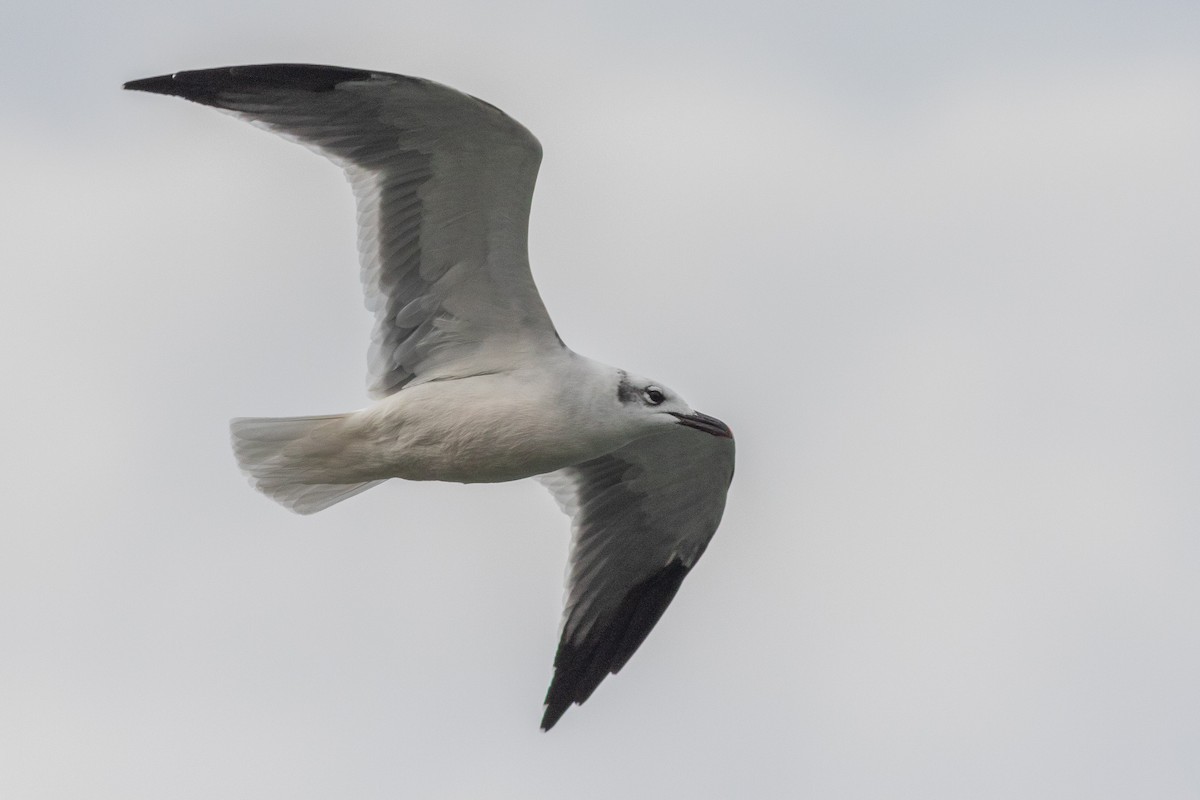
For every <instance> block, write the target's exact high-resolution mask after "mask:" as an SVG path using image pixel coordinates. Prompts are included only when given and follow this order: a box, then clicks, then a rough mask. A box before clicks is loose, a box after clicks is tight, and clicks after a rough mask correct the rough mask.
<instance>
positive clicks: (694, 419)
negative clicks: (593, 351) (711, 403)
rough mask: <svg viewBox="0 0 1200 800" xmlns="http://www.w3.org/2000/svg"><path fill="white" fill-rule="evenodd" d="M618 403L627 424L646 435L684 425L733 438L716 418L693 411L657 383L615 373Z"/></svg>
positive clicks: (681, 399) (620, 371)
mask: <svg viewBox="0 0 1200 800" xmlns="http://www.w3.org/2000/svg"><path fill="white" fill-rule="evenodd" d="M617 402H618V403H619V404H620V406H621V410H622V412H623V413H624V414H625V415H626V418H627V419H628V421H629V423H630V424H631V425H635V426H637V427H639V428H642V429H645V431H646V433H651V432H653V430H655V429H657V430H662V429H663V428H664V427H665V426H666V425H683V426H685V427H688V428H693V429H694V430H697V431H702V432H703V433H707V434H710V435H712V436H719V437H722V438H726V439H732V438H733V432H732V431H730V430H729V426H728V425H726V424H725V423H724V422H721V420H719V419H717V418H716V417H710V416H708V415H707V414H701V413H700V412H698V411H693V410H692V407H691V406H689V405H688V404H687V403H686V402H684V400H683V398H682V397H680V396H679V395H678V394H676V393H675V392H673V391H671V390H670V389H668V388H667V387H666V386H664V385H663V384H661V383H659V382H658V381H652V380H648V379H646V378H641V377H638V376H636V375H630V374H629V373H627V372H625V371H624V370H618V371H617Z"/></svg>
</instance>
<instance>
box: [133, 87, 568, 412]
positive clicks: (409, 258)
mask: <svg viewBox="0 0 1200 800" xmlns="http://www.w3.org/2000/svg"><path fill="white" fill-rule="evenodd" d="M125 88H127V89H136V90H139V91H146V92H155V93H158V94H170V95H177V96H179V97H183V98H186V99H188V100H192V101H195V102H197V103H203V104H204V105H209V106H215V107H217V108H221V109H225V110H227V111H230V112H233V113H234V114H235V115H237V116H239V117H241V118H243V119H246V120H249V121H251V122H254V123H257V124H259V125H261V126H263V127H266V128H267V129H269V130H271V131H273V132H275V133H278V134H281V135H283V136H285V137H287V138H291V139H294V140H297V141H299V142H301V143H303V144H305V145H308V146H309V147H311V148H313V149H315V150H317V151H318V152H320V153H321V154H323V155H325V156H327V157H328V158H330V159H331V160H333V161H334V162H335V163H337V164H338V165H340V166H341V167H342V168H344V169H345V170H346V173H347V176H348V177H349V179H350V182H351V184H352V185H353V188H354V194H355V197H356V199H357V203H358V245H359V255H360V261H361V265H362V278H363V285H364V289H365V291H366V297H367V306H368V308H370V309H371V310H372V311H373V312H374V314H375V332H374V336H373V339H374V342H373V345H372V348H371V360H370V362H371V390H372V393H373V394H374V395H376V396H383V395H387V394H391V393H392V392H395V391H396V390H398V389H400V388H401V387H402V386H404V385H405V384H406V383H408V382H409V381H411V380H413V379H414V378H420V379H422V380H425V379H430V378H438V377H456V376H462V375H469V374H477V373H479V372H488V371H494V370H496V369H503V368H507V367H510V366H512V360H513V358H514V356H513V353H522V354H529V355H532V356H534V357H536V355H537V354H538V353H539V352H541V351H543V350H544V349H550V348H559V347H561V346H562V342H561V340H559V338H558V335H557V333H556V332H555V330H554V326H553V324H552V323H551V321H550V317H549V315H548V314H547V313H546V308H545V306H544V305H543V304H542V300H541V297H540V296H539V295H538V291H537V287H536V286H535V285H534V283H533V277H532V276H531V275H530V272H529V257H528V252H527V247H526V243H527V231H528V224H529V206H530V202H531V200H532V197H533V187H534V182H535V181H536V179H537V171H538V165H539V164H540V163H541V155H542V151H541V146H540V145H539V144H538V141H537V139H535V138H534V137H533V135H532V134H531V133H530V132H529V131H528V130H526V129H525V128H524V127H523V126H522V125H521V124H520V123H518V122H516V121H515V120H513V119H512V118H510V117H508V116H507V115H505V114H504V113H503V112H501V111H500V110H499V109H497V108H495V107H494V106H492V105H489V104H487V103H485V102H483V101H481V100H477V99H476V98H474V97H471V96H469V95H466V94H463V93H461V92H458V91H455V90H454V89H450V88H449V87H446V86H442V85H441V84H438V83H434V82H432V81H427V80H423V79H420V78H410V77H405V76H402V75H391V74H388V73H383V72H371V71H367V70H357V69H346V68H344V67H323V66H315V65H309V64H263V65H254V66H244V67H223V68H220V69H206V70H197V71H194V72H177V73H175V74H173V75H163V76H160V77H157V78H146V79H144V80H138V81H131V82H129V83H127V84H125Z"/></svg>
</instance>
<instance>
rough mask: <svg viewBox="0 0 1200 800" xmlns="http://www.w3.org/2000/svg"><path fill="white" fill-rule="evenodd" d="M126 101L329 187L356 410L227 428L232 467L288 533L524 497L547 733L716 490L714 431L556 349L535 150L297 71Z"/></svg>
mask: <svg viewBox="0 0 1200 800" xmlns="http://www.w3.org/2000/svg"><path fill="white" fill-rule="evenodd" d="M126 88H130V89H138V90H142V91H149V92H156V93H161V94H172V95H178V96H181V97H185V98H187V99H189V100H193V101H195V102H199V103H203V104H205V105H210V106H214V107H217V108H221V109H224V110H227V111H231V112H232V113H234V114H235V115H237V116H239V117H241V118H243V119H246V120H248V121H250V122H254V123H255V124H258V125H261V126H263V127H266V128H267V129H269V130H271V131H273V132H275V133H278V134H281V135H283V136H286V137H288V138H291V139H295V140H298V141H299V142H301V143H303V144H305V145H307V146H309V147H311V148H313V149H315V150H317V151H318V152H319V153H321V154H322V155H324V156H326V157H328V158H329V159H331V160H332V161H334V162H335V163H337V164H338V165H339V166H341V167H342V168H343V169H344V170H345V172H346V175H347V177H348V178H349V179H350V182H351V185H352V186H353V189H354V194H355V197H356V200H357V209H358V223H359V241H358V245H359V258H360V262H361V266H362V279H363V286H364V289H365V291H366V298H367V307H368V308H369V309H370V310H371V311H372V312H373V313H374V314H375V322H376V324H375V332H374V336H373V344H372V348H371V358H370V364H371V392H372V394H373V395H374V396H375V397H376V400H375V402H374V403H373V404H372V405H370V406H368V407H367V408H365V409H362V410H360V411H355V412H350V413H346V414H336V415H328V416H318V417H294V418H287V419H274V418H244V419H237V420H234V421H233V424H232V426H231V430H232V434H233V444H234V451H235V454H236V455H237V458H238V463H239V464H240V465H241V467H242V469H243V470H245V472H246V473H247V474H248V475H250V476H251V478H252V480H253V482H254V484H255V486H256V487H257V488H258V489H260V490H261V491H263V492H264V493H266V494H267V495H269V496H270V497H272V498H274V499H275V500H277V501H279V502H280V503H282V504H283V505H285V506H287V507H289V508H291V509H292V510H294V511H297V512H300V513H306V514H307V513H313V512H316V511H320V510H321V509H323V508H326V507H328V506H330V505H332V504H334V503H337V502H339V501H341V500H344V499H346V498H347V497H351V496H353V495H355V494H357V493H359V492H361V491H364V490H366V489H369V488H370V487H372V486H374V485H376V484H378V483H379V482H381V481H384V480H388V479H390V478H402V479H406V480H415V481H422V480H438V481H456V482H461V483H481V482H499V481H510V480H517V479H519V478H526V477H531V476H539V477H540V479H541V480H542V481H543V482H544V483H545V484H546V485H547V486H548V487H549V488H550V490H551V491H552V492H553V493H554V495H555V497H556V498H557V499H558V501H559V503H560V504H561V505H562V507H563V509H564V510H565V511H566V512H567V513H568V514H570V515H571V517H572V529H573V542H572V548H571V571H570V577H569V580H568V592H567V602H566V609H565V611H564V618H563V630H562V638H561V641H560V644H559V651H558V654H557V656H556V657H555V676H554V680H553V681H552V683H551V686H550V691H549V693H548V695H547V698H546V706H547V708H546V713H545V716H544V717H543V720H542V727H543V728H546V729H549V728H550V727H551V726H553V725H554V724H555V723H556V722H557V721H558V719H559V717H561V716H562V714H563V713H564V712H565V711H566V710H567V708H569V707H570V705H571V704H572V703H582V702H583V701H584V700H586V699H587V698H588V697H589V696H590V695H591V693H592V691H594V690H595V688H596V686H597V685H598V684H599V683H600V681H601V680H602V679H603V678H604V677H605V676H606V675H608V674H610V673H613V672H616V671H618V670H619V669H620V668H621V667H622V666H623V665H624V664H625V662H626V661H627V660H628V659H629V657H630V656H631V655H632V654H633V652H634V651H635V650H636V649H637V648H638V646H639V645H640V644H641V642H642V641H643V640H644V639H645V637H646V635H647V634H648V633H649V631H650V629H651V628H652V627H653V626H654V624H655V622H657V620H658V618H659V616H660V615H661V614H662V612H663V611H664V610H665V609H666V607H667V604H669V603H670V601H671V599H672V598H673V596H674V594H675V591H676V590H677V589H678V587H679V584H680V582H681V581H682V579H683V577H684V576H685V575H686V574H687V571H688V570H689V569H690V568H691V567H692V566H693V565H694V564H695V562H696V560H697V559H698V558H699V557H700V555H701V553H703V552H704V548H705V547H706V546H707V544H708V541H709V539H711V537H712V535H713V533H714V532H715V531H716V528H717V525H718V524H719V522H720V519H721V514H722V512H723V510H724V506H725V494H726V491H727V489H728V486H729V482H730V480H731V479H732V476H733V453H734V448H733V436H732V434H731V433H730V431H729V428H728V427H726V426H725V425H724V423H722V422H720V421H719V420H716V419H714V418H712V417H708V416H705V415H703V414H699V413H697V412H695V411H693V410H692V409H691V407H690V406H688V405H687V404H686V403H685V402H684V401H683V400H682V399H681V398H679V397H678V396H676V395H675V394H674V393H672V392H671V391H670V390H669V389H666V388H665V387H664V386H662V385H661V384H656V383H652V382H650V381H648V380H646V379H644V378H638V377H634V376H631V375H629V374H628V373H626V372H624V371H623V370H619V369H616V368H614V367H609V366H606V365H604V364H600V363H598V362H596V361H592V360H591V359H588V358H585V357H583V356H580V355H578V354H577V353H574V352H573V351H571V350H570V349H569V348H567V346H566V345H565V344H563V342H562V340H561V339H560V338H559V336H558V334H557V333H556V331H555V329H554V325H553V323H552V322H551V321H550V317H549V314H547V312H546V308H545V306H544V305H543V304H542V301H541V298H540V296H539V295H538V292H537V287H536V286H535V285H534V282H533V278H532V275H531V273H530V271H529V261H528V253H527V247H526V236H527V230H528V221H529V208H530V202H531V200H532V195H533V187H534V183H535V181H536V177H537V170H538V165H539V163H540V161H541V146H540V145H539V144H538V142H537V140H536V139H535V138H534V137H533V135H532V134H530V133H529V131H527V130H526V129H525V128H524V127H522V126H521V125H520V124H519V123H517V122H516V121H515V120H513V119H512V118H510V117H508V116H507V115H505V114H504V113H503V112H501V111H500V110H499V109H497V108H495V107H494V106H491V105H489V104H487V103H484V102H483V101H480V100H477V99H475V98H472V97H469V96H468V95H464V94H461V93H459V92H456V91H455V90H453V89H450V88H448V87H445V86H442V85H440V84H437V83H433V82H431V81H426V80H422V79H419V78H409V77H405V76H400V75H390V74H387V73H380V72H369V71H365V70H352V69H345V68H341V67H320V66H311V65H287V64H283V65H279V64H276V65H260V66H248V67H229V68H222V69H215V70H201V71H197V72H182V73H176V74H174V75H167V76H162V77H158V78H148V79H146V80H142V81H134V82H131V83H129V84H126Z"/></svg>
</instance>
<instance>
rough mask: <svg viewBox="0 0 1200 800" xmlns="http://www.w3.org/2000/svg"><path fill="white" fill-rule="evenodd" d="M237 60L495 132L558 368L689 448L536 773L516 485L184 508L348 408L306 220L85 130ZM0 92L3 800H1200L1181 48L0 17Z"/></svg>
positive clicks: (184, 18) (1176, 11) (691, 12)
mask: <svg viewBox="0 0 1200 800" xmlns="http://www.w3.org/2000/svg"><path fill="white" fill-rule="evenodd" d="M272 61H301V62H315V63H330V64H339V65H346V66H353V67H365V68H372V69H380V70H387V71H393V72H402V73H408V74H413V75H420V76H424V77H428V78H433V79H435V80H438V81H441V82H443V83H448V84H450V85H452V86H455V87H457V88H460V89H462V90H464V91H468V92H470V93H472V94H475V95H478V96H480V97H483V98H485V99H487V100H488V101H490V102H492V103H494V104H496V105H498V106H500V107H501V108H503V109H505V110H506V111H508V112H509V113H510V114H512V115H513V116H515V117H516V118H517V119H519V120H521V121H522V122H523V123H525V124H526V125H527V126H528V127H529V128H530V129H531V130H533V131H534V133H535V134H536V135H537V136H538V137H539V138H540V139H541V141H542V143H543V145H544V147H545V152H546V156H545V161H544V164H543V169H542V174H541V178H540V181H539V184H538V189H537V195H536V197H535V199H534V209H533V222H532V231H531V238H532V245H531V250H532V253H531V255H532V259H533V265H534V274H535V277H536V279H537V281H538V283H539V285H540V287H541V290H542V294H543V297H544V298H545V300H546V304H547V306H548V307H549V309H550V311H551V314H552V315H553V317H554V319H555V321H556V323H557V325H558V328H559V330H560V332H561V333H562V335H563V338H564V339H565V340H566V341H567V342H568V343H569V344H570V345H571V346H572V347H574V348H575V349H577V350H579V351H580V352H582V353H585V354H587V355H589V356H592V357H594V358H598V359H600V360H603V361H606V362H609V363H612V364H617V365H620V366H623V367H626V368H628V369H631V370H633V371H636V372H639V373H644V374H648V375H653V376H655V377H657V378H660V379H661V380H663V381H664V382H666V383H667V384H668V385H670V386H672V387H673V388H675V389H677V390H679V391H680V392H682V393H683V394H684V396H685V397H687V398H688V399H689V401H690V402H691V403H692V404H693V405H694V406H695V407H697V408H698V409H700V410H702V411H705V412H707V413H710V414H713V415H716V416H718V417H721V418H722V419H724V420H726V421H727V422H728V423H729V424H730V425H731V426H732V427H733V429H734V430H735V432H736V433H737V436H738V456H739V463H738V472H737V476H736V478H735V481H734V485H733V488H732V491H731V494H730V500H729V508H728V511H727V513H726V516H725V521H724V524H723V525H722V527H721V530H720V531H719V532H718V534H717V537H716V539H715V540H714V541H713V544H712V546H711V547H710V548H709V550H708V553H707V555H706V556H705V558H704V559H703V560H702V561H701V562H700V565H699V566H698V567H697V568H696V570H694V572H693V573H692V575H691V576H690V577H689V578H688V580H687V581H686V582H685V584H684V587H683V589H682V590H681V592H680V594H679V596H678V597H677V599H676V601H675V603H674V604H673V606H672V607H671V609H670V610H669V611H668V613H667V614H666V616H665V617H664V618H663V620H662V622H661V623H660V624H659V626H658V628H657V629H656V630H655V631H654V633H653V634H652V635H651V636H650V638H649V639H648V641H647V642H646V644H645V646H644V647H643V648H642V649H641V651H640V652H639V653H638V654H637V655H636V657H634V659H633V660H632V661H631V662H630V663H629V665H628V666H627V667H626V669H625V670H624V671H623V672H622V673H621V674H620V675H617V676H615V677H611V678H609V679H608V680H607V681H606V682H605V683H604V684H603V685H602V686H601V687H600V689H599V690H598V691H597V692H596V694H595V695H594V696H593V697H592V699H591V700H590V701H589V702H588V703H587V704H586V705H584V706H582V707H580V708H574V709H572V710H571V711H570V712H569V713H568V714H567V715H566V716H565V717H564V718H563V720H562V722H561V723H560V724H559V725H558V727H557V728H555V729H554V730H553V731H552V732H551V733H549V734H543V733H541V732H540V731H539V730H538V720H539V719H540V715H541V701H542V697H543V694H544V692H545V689H546V686H547V684H548V682H549V679H550V674H551V661H552V658H553V653H554V647H555V643H556V633H557V625H558V615H559V610H560V599H561V595H562V578H563V572H564V568H565V557H566V548H567V520H566V518H565V517H563V516H561V515H560V514H559V512H558V510H557V508H556V506H555V504H554V502H553V500H552V499H551V498H550V496H549V494H548V493H546V492H545V491H544V490H543V489H542V488H541V487H540V486H538V485H537V484H535V483H533V482H531V481H526V482H521V483H514V484H507V485H497V486H469V487H464V486H458V485H440V484H402V483H399V482H393V483H390V484H388V485H386V486H384V487H381V488H378V489H375V490H372V491H371V492H369V493H367V494H365V495H362V496H361V497H358V498H355V499H353V500H351V501H348V502H347V503H345V504H343V505H340V506H337V507H335V508H333V509H331V510H329V511H326V512H323V513H321V514H319V515H316V516H314V517H310V518H301V517H297V516H293V515H291V514H289V513H288V512H286V511H284V510H283V509H281V508H280V507H278V506H276V505H275V504H273V503H272V502H270V501H269V500H267V499H265V498H264V497H262V496H260V495H258V494H257V493H255V492H253V491H252V490H251V489H250V488H249V487H248V486H247V485H246V482H245V480H244V479H243V478H242V476H241V475H240V474H239V473H238V471H237V469H236V467H235V465H234V461H233V457H232V455H231V453H230V450H229V446H228V440H227V431H226V425H227V421H228V419H229V418H230V417H233V416H239V415H289V414H305V413H329V412H337V411H345V410H349V409H352V408H357V407H359V406H361V405H363V404H364V402H365V399H366V397H365V390H364V374H365V363H366V345H367V339H368V331H369V319H368V316H367V314H366V312H365V311H364V310H363V309H362V301H361V295H360V293H359V288H358V284H357V274H358V267H357V264H356V261H355V253H354V222H353V221H354V211H353V203H352V199H351V195H350V192H349V188H348V187H347V186H346V185H345V182H344V180H343V178H342V177H341V175H340V173H339V172H338V170H337V169H336V168H334V167H333V166H332V165H330V164H328V163H327V162H324V161H323V160H321V159H319V158H317V157H315V156H313V155H312V154H311V153H309V152H308V151H306V150H304V149H303V148H300V147H296V146H294V145H291V144H288V143H287V142H285V141H283V140H281V139H278V138H276V137H273V136H270V135H267V134H264V133H262V132H261V131H258V130H255V129H254V128H253V127H251V126H249V125H246V124H244V123H241V122H238V121H236V120H234V119H232V118H230V117H228V116H226V115H222V114H219V113H216V112H215V111H213V110H211V109H206V108H202V107H200V106H195V105H192V104H189V103H185V102H183V101H180V100H174V99H171V98H164V97H154V96H148V95H140V94H134V93H128V92H122V91H120V85H121V83H122V82H124V81H126V80H130V79H134V78H142V77H147V76H151V75H158V74H162V73H166V72H173V71H177V70H182V69H196V68H204V67H214V66H224V65H230V64H240V63H261V62H272ZM0 86H2V87H3V97H4V100H3V103H2V104H0V176H2V183H0V214H2V215H3V219H4V220H5V223H4V226H3V227H4V233H3V235H2V236H0V264H3V271H2V273H0V274H2V276H3V277H2V279H0V280H2V281H3V284H2V290H0V339H2V341H3V342H4V344H3V351H2V352H3V358H4V375H5V380H4V383H3V385H4V391H3V392H2V393H0V412H2V413H0V420H2V422H0V426H2V429H3V439H2V441H3V446H2V447H0V481H2V482H3V485H4V486H5V487H6V491H5V493H4V495H5V497H6V505H7V510H6V512H5V514H4V517H3V518H4V530H3V532H2V534H0V649H2V653H0V797H4V798H6V799H7V798H20V799H22V800H23V799H24V798H54V799H56V800H57V798H64V799H66V798H89V800H96V799H100V798H113V799H114V800H116V799H120V800H128V799H129V798H153V800H174V799H175V798H197V799H200V798H204V799H205V800H211V798H222V800H225V799H226V798H286V799H287V800H309V799H310V798H311V799H312V800H318V799H327V798H369V799H374V798H417V797H420V798H442V797H445V798H514V799H516V798H521V799H524V798H566V797H570V798H584V799H585V800H586V799H587V798H611V797H628V798H650V797H653V798H664V797H686V798H689V799H691V798H695V799H696V800H699V799H701V798H733V797H739V798H742V797H753V798H760V797H761V798H776V797H779V798H784V797H788V798H791V797H795V798H821V799H822V800H825V799H829V800H841V799H843V798H844V799H847V800H849V799H852V798H853V799H856V800H857V799H861V800H879V799H880V798H913V799H914V800H963V799H964V798H969V799H970V800H976V799H983V798H1006V799H1007V798H1013V799H1014V800H1015V799H1017V798H1019V799H1020V800H1041V799H1043V798H1044V799H1045V800H1067V799H1070V798H1081V799H1082V798H1087V800H1095V799H1096V798H1114V799H1116V798H1121V799H1124V798H1132V797H1140V798H1154V800H1173V799H1174V798H1189V799H1191V800H1194V798H1196V797H1200V312H1198V307H1200V225H1198V220H1200V6H1198V5H1197V4H1196V3H1195V2H1194V0H1186V2H1140V3H1113V2H1101V3H1097V2H1086V3H1085V2H1053V1H1051V2H1046V1H1045V0H1039V2H1025V1H1019V2H1015V3H987V4H983V3H971V4H964V3H961V2H949V1H948V0H946V1H944V2H922V3H910V4H905V5H904V6H901V5H900V4H895V3H884V2H868V1H865V0H864V2H844V3H836V4H835V3H795V2H778V3H761V2H760V3H754V2H751V3H736V4H735V3H729V4H727V5H725V6H721V7H718V6H714V5H712V4H699V5H697V4H694V3H684V2H672V3H658V4H651V5H649V6H646V5H644V4H642V3H633V2H611V1H609V2H595V3H589V4H573V5H568V4H552V3H547V2H519V3H491V2H471V1H469V0H452V1H451V2H440V3H410V2H393V1H392V0H389V1H388V2H380V1H379V0H351V2H346V3H321V4H315V5H311V6H310V5H308V4H299V3H277V2H258V1H256V0H237V2H232V1H231V0H215V2H205V3H177V2H155V3H148V2H132V1H130V0H127V1H125V2H121V1H118V2H112V3H83V2H77V3H22V4H20V6H13V5H10V7H7V8H5V10H4V12H3V24H0Z"/></svg>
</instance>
